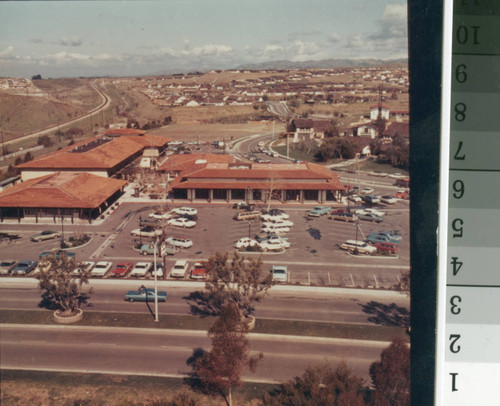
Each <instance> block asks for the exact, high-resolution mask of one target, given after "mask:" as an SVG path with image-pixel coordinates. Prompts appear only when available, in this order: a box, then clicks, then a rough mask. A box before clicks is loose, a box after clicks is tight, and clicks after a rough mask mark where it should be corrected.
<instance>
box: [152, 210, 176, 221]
mask: <svg viewBox="0 0 500 406" xmlns="http://www.w3.org/2000/svg"><path fill="white" fill-rule="evenodd" d="M149 217H151V218H153V219H156V220H168V219H170V218H172V212H170V211H168V212H162V211H154V212H153V213H150V214H149Z"/></svg>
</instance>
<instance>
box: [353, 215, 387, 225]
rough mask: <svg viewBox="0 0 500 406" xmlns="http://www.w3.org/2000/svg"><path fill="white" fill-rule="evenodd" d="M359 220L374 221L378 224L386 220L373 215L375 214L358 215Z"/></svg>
mask: <svg viewBox="0 0 500 406" xmlns="http://www.w3.org/2000/svg"><path fill="white" fill-rule="evenodd" d="M358 218H359V219H360V220H365V221H374V222H376V223H380V222H382V221H383V220H384V218H383V217H381V216H377V215H376V214H373V213H362V214H359V213H358Z"/></svg>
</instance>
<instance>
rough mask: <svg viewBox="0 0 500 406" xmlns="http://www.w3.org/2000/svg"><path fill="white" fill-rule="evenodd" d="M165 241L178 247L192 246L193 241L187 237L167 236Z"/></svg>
mask: <svg viewBox="0 0 500 406" xmlns="http://www.w3.org/2000/svg"><path fill="white" fill-rule="evenodd" d="M165 242H166V243H167V244H169V245H172V246H174V247H179V248H190V247H192V246H193V241H192V240H191V238H187V237H168V238H167V239H166V240H165Z"/></svg>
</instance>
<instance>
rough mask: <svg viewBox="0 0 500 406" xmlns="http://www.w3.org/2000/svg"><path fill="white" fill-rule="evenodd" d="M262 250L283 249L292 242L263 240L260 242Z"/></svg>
mask: <svg viewBox="0 0 500 406" xmlns="http://www.w3.org/2000/svg"><path fill="white" fill-rule="evenodd" d="M259 245H260V248H261V249H262V251H264V252H267V251H283V250H285V249H286V248H289V247H290V243H289V242H288V241H280V240H276V239H271V240H267V241H262V242H261V243H259Z"/></svg>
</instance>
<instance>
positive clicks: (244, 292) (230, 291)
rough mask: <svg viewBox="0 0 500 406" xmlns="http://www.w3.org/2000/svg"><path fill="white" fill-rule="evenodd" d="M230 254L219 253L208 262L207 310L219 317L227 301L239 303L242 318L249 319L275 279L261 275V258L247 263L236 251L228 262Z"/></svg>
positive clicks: (237, 304)
mask: <svg viewBox="0 0 500 406" xmlns="http://www.w3.org/2000/svg"><path fill="white" fill-rule="evenodd" d="M228 259H229V255H228V253H224V254H222V253H220V252H217V253H216V254H215V256H212V257H210V258H209V259H208V265H207V272H208V276H207V281H206V283H205V289H206V290H207V291H208V303H207V304H208V307H209V308H210V309H212V314H218V313H220V311H221V310H222V308H223V307H224V306H226V305H227V303H228V302H233V303H235V304H236V306H237V308H238V310H239V312H240V316H241V317H247V316H249V315H251V314H252V313H253V311H254V310H255V307H254V306H255V304H256V303H258V302H260V301H261V300H262V299H263V298H264V296H265V295H266V293H267V290H268V289H269V288H270V287H271V286H272V284H273V281H272V276H271V274H268V275H267V276H263V275H262V259H261V258H259V259H258V260H256V259H251V260H249V261H246V260H245V258H244V257H243V256H241V255H238V253H237V252H235V253H234V254H233V258H232V259H231V261H230V262H229V261H228Z"/></svg>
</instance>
